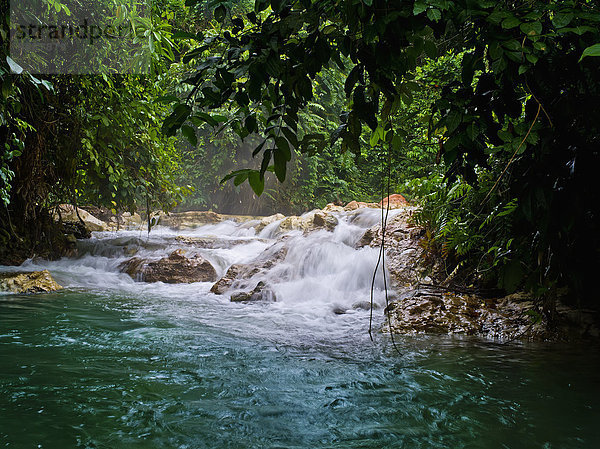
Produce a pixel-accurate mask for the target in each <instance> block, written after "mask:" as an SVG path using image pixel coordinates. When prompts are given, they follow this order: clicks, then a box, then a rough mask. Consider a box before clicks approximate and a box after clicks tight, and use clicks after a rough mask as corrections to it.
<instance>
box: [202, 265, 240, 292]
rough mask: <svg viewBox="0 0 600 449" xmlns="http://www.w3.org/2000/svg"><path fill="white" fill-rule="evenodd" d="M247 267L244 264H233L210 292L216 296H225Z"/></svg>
mask: <svg viewBox="0 0 600 449" xmlns="http://www.w3.org/2000/svg"><path fill="white" fill-rule="evenodd" d="M245 268H246V266H245V265H242V264H233V265H232V266H230V267H229V269H228V270H227V273H225V276H223V277H222V278H221V279H219V280H218V281H217V282H215V284H214V285H213V286H212V287H211V289H210V291H211V292H212V293H214V294H215V295H222V294H224V293H225V292H226V291H227V290H229V288H230V287H231V285H232V284H233V282H234V281H235V280H236V279H237V278H238V276H240V275H241V273H242V272H243V271H244V270H245Z"/></svg>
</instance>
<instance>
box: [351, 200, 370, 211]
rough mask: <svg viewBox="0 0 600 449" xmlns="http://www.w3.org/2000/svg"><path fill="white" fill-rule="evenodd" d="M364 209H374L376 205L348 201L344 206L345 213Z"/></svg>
mask: <svg viewBox="0 0 600 449" xmlns="http://www.w3.org/2000/svg"><path fill="white" fill-rule="evenodd" d="M365 207H371V208H376V207H378V205H377V204H376V203H365V202H363V201H350V202H349V203H348V204H346V206H344V210H345V211H351V210H356V209H363V208H365Z"/></svg>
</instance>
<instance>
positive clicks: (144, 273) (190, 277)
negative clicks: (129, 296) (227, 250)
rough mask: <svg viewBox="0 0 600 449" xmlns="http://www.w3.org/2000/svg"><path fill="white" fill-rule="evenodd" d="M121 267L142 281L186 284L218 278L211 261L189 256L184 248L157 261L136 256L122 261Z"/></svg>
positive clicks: (123, 270)
mask: <svg viewBox="0 0 600 449" xmlns="http://www.w3.org/2000/svg"><path fill="white" fill-rule="evenodd" d="M120 268H121V271H122V272H124V273H127V274H128V275H129V276H131V277H132V278H133V279H135V280H136V281H142V282H165V283H167V284H186V283H192V282H212V281H214V280H215V279H216V278H217V272H216V271H215V269H214V267H213V266H212V265H211V263H210V262H209V261H207V260H206V259H204V258H203V257H200V256H194V257H192V258H187V257H185V256H184V255H183V251H182V250H177V251H174V252H172V253H171V254H170V255H169V257H165V258H163V259H160V260H155V261H148V260H145V259H140V258H139V257H134V258H132V259H130V260H128V261H126V262H124V263H122V264H121V266H120Z"/></svg>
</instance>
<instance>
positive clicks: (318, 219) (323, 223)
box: [312, 210, 338, 231]
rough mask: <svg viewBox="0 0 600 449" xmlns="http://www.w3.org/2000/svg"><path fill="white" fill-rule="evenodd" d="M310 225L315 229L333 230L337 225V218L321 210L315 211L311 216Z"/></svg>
mask: <svg viewBox="0 0 600 449" xmlns="http://www.w3.org/2000/svg"><path fill="white" fill-rule="evenodd" d="M312 225H313V228H315V229H320V228H325V229H327V230H328V231H333V230H334V229H335V227H336V226H337V225H338V219H337V218H335V217H334V216H333V215H330V214H327V213H325V212H322V211H320V210H319V211H316V212H315V213H314V215H313V218H312Z"/></svg>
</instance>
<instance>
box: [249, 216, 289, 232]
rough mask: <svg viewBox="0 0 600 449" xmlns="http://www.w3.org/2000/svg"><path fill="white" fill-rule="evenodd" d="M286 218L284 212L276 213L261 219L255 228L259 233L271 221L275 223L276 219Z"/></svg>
mask: <svg viewBox="0 0 600 449" xmlns="http://www.w3.org/2000/svg"><path fill="white" fill-rule="evenodd" d="M284 218H285V215H283V214H275V215H270V216H268V217H263V218H262V219H261V220H260V223H258V224H257V225H256V226H255V227H254V230H255V231H256V233H257V234H258V233H259V232H260V231H262V230H263V229H265V228H266V227H267V226H269V225H270V224H271V223H275V222H276V221H279V220H283V219H284Z"/></svg>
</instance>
